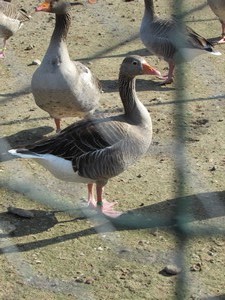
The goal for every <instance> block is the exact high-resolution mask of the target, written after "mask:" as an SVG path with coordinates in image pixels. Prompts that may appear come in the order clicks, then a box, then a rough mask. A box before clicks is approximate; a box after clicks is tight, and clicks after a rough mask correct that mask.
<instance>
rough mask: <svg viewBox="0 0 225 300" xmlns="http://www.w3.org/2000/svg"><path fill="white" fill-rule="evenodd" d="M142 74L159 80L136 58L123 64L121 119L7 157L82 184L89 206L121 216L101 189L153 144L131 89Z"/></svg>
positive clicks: (82, 124)
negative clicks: (28, 161) (33, 163)
mask: <svg viewBox="0 0 225 300" xmlns="http://www.w3.org/2000/svg"><path fill="white" fill-rule="evenodd" d="M142 74H149V75H157V76H160V72H158V71H157V70H156V69H154V68H152V67H151V66H150V65H149V64H147V62H146V60H145V59H144V58H142V57H140V56H128V57H126V58H125V59H124V60H123V62H122V64H121V67H120V72H119V93H120V98H121V101H122V103H123V108H124V113H123V114H120V115H108V114H107V115H102V114H101V116H100V117H98V118H97V117H96V118H88V119H83V120H80V121H78V122H76V123H73V124H71V125H70V126H68V127H67V128H65V129H64V130H62V131H61V132H60V133H59V134H56V135H55V136H53V137H50V138H46V139H44V140H42V141H39V142H37V143H35V144H33V145H30V146H26V147H24V148H21V149H12V150H9V153H11V154H12V155H15V156H17V157H21V158H31V159H34V160H36V161H37V162H38V163H39V164H41V165H42V166H44V167H45V168H46V169H48V170H49V171H50V172H51V173H52V174H53V175H54V176H55V177H57V178H59V179H61V180H65V181H71V182H80V183H86V184H87V186H88V204H89V206H90V207H92V208H97V209H98V210H100V211H101V212H102V213H103V214H105V215H107V216H110V217H117V216H119V215H120V212H117V211H115V210H114V209H113V204H114V203H112V202H111V203H110V202H107V201H106V200H103V189H104V186H105V185H106V184H107V182H108V180H109V179H110V178H112V177H114V176H117V175H119V174H120V173H122V172H123V171H125V170H126V169H127V168H128V167H129V166H130V165H131V164H134V163H135V162H136V161H137V159H138V158H140V157H141V156H142V155H144V154H145V153H146V152H147V151H148V149H149V146H150V144H151V139H152V122H151V117H150V114H149V112H148V110H147V109H146V108H145V106H144V105H143V104H142V103H141V101H140V100H139V99H138V97H137V94H136V90H135V77H136V76H137V75H142ZM94 184H96V196H97V199H96V200H95V197H94V190H93V188H94Z"/></svg>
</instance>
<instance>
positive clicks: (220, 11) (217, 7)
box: [207, 0, 225, 44]
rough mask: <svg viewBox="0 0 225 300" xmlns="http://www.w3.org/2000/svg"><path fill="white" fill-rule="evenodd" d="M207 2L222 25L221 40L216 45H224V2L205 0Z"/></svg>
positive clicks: (224, 0) (222, 0) (220, 0)
mask: <svg viewBox="0 0 225 300" xmlns="http://www.w3.org/2000/svg"><path fill="white" fill-rule="evenodd" d="M207 2H208V5H209V7H210V8H211V10H212V11H213V12H214V14H215V15H216V16H217V17H218V18H219V20H220V23H221V25H222V39H221V40H219V42H218V43H220V44H222V43H225V0H207Z"/></svg>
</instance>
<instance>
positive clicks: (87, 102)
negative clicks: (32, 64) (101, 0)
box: [31, 0, 100, 132]
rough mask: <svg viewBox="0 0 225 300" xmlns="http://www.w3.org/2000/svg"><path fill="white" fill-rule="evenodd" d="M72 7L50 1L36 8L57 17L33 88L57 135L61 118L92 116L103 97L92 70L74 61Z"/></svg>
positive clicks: (36, 72) (66, 3)
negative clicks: (69, 45) (70, 47)
mask: <svg viewBox="0 0 225 300" xmlns="http://www.w3.org/2000/svg"><path fill="white" fill-rule="evenodd" d="M89 2H91V3H93V1H91V0H89ZM75 4H80V3H78V2H75V3H74V5H75ZM70 8H71V5H70V3H68V2H65V1H63V0H58V1H56V0H46V1H45V2H44V3H42V4H40V5H39V6H38V7H37V8H36V11H37V12H39V11H43V12H49V13H54V14H55V15H56V22H55V29H54V31H53V34H52V37H51V41H50V44H49V47H48V49H47V52H46V54H45V56H44V58H43V60H42V63H41V65H40V66H39V67H38V69H37V70H36V71H35V72H34V74H33V77H32V81H31V88H32V93H33V96H34V99H35V102H36V104H37V105H38V106H39V107H40V108H42V109H43V110H45V111H47V112H48V113H49V114H50V116H51V117H53V118H54V119H55V124H56V131H57V132H58V131H60V119H61V118H63V117H75V116H80V117H82V116H84V115H87V114H89V113H92V112H93V111H94V110H95V109H96V107H97V106H98V102H99V98H100V88H99V82H98V80H97V79H96V78H95V77H94V76H93V75H92V74H91V71H90V70H89V69H88V68H87V67H86V66H84V65H83V64H81V63H80V62H74V61H71V60H70V57H69V53H68V50H67V45H66V38H67V33H68V30H69V26H70V24H71V15H70Z"/></svg>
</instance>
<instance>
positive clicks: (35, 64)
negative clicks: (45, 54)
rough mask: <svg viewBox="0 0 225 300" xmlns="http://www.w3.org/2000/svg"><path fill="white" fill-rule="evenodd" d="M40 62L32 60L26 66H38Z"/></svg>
mask: <svg viewBox="0 0 225 300" xmlns="http://www.w3.org/2000/svg"><path fill="white" fill-rule="evenodd" d="M40 64H41V61H40V60H39V59H34V60H33V61H32V62H31V63H30V64H28V66H40Z"/></svg>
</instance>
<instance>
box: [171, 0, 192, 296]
mask: <svg viewBox="0 0 225 300" xmlns="http://www.w3.org/2000/svg"><path fill="white" fill-rule="evenodd" d="M173 4H174V8H175V9H174V10H175V11H174V14H175V16H176V15H179V16H182V15H183V14H182V12H183V0H178V1H176V0H174V3H173ZM177 22H178V30H180V28H183V27H184V22H183V18H182V17H181V18H179V19H178V20H177ZM176 37H179V40H178V39H176ZM174 39H175V43H176V45H177V47H178V48H180V47H181V46H182V45H184V40H182V35H180V34H179V35H176V33H175V37H174ZM183 74H184V65H183V64H177V65H176V82H175V85H176V93H175V100H176V101H175V104H174V118H175V120H174V121H175V136H176V149H175V158H174V159H175V161H174V163H175V176H176V185H177V186H176V190H177V197H176V199H177V202H176V209H175V219H176V226H175V230H176V237H177V244H178V249H177V262H178V264H179V267H180V268H181V270H182V272H181V273H180V275H179V276H178V278H177V284H176V297H177V299H179V300H181V299H184V298H185V295H186V292H187V278H186V271H185V269H186V267H185V248H186V243H187V238H188V237H187V234H186V230H185V223H186V222H185V220H186V213H185V211H186V203H185V197H184V196H185V185H186V182H187V180H186V179H187V178H186V171H185V169H186V168H185V167H186V155H185V136H186V128H185V102H184V101H183V99H185V98H186V97H185V87H184V83H185V80H184V75H183ZM181 87H182V88H181ZM183 87H184V88H183Z"/></svg>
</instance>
